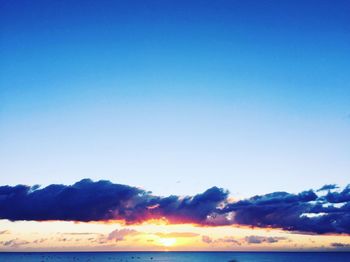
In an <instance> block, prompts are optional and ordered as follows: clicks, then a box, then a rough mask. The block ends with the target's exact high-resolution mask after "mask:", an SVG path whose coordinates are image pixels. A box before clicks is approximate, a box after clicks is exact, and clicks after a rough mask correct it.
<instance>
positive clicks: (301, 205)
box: [221, 187, 350, 234]
mask: <svg viewBox="0 0 350 262" xmlns="http://www.w3.org/2000/svg"><path fill="white" fill-rule="evenodd" d="M347 188H348V187H347ZM345 191H346V190H344V191H343V192H345ZM343 192H342V193H341V194H340V195H339V196H338V193H336V192H333V193H332V192H329V193H328V194H327V197H326V198H324V197H318V196H317V195H316V194H315V192H313V191H312V190H309V191H304V192H302V193H300V194H289V193H286V192H275V193H271V194H267V195H262V196H255V197H252V198H249V199H246V200H242V201H238V202H235V203H231V204H228V205H226V206H225V207H224V208H223V209H222V211H221V212H222V213H224V214H227V213H229V212H233V213H234V221H233V223H236V224H240V225H248V226H254V227H268V228H281V229H284V230H288V231H297V232H308V233H314V234H325V233H339V234H340V233H345V234H350V206H349V203H348V202H345V203H344V205H343V206H341V207H336V206H334V205H332V203H334V202H336V203H339V202H340V201H334V202H332V201H327V200H328V199H337V200H342V201H344V200H346V197H345V196H344V195H345V193H343Z"/></svg>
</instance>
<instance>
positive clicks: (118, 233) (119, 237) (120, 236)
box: [107, 228, 139, 242]
mask: <svg viewBox="0 0 350 262" xmlns="http://www.w3.org/2000/svg"><path fill="white" fill-rule="evenodd" d="M138 234H139V232H138V231H136V230H133V229H128V228H124V229H116V230H114V231H112V232H111V233H110V234H109V235H108V237H107V239H108V240H114V241H115V242H118V241H123V240H124V239H125V237H127V236H134V235H138Z"/></svg>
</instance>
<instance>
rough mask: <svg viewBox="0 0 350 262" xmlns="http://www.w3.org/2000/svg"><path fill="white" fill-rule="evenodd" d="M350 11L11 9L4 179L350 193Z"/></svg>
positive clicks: (349, 5) (5, 42) (3, 103)
mask: <svg viewBox="0 0 350 262" xmlns="http://www.w3.org/2000/svg"><path fill="white" fill-rule="evenodd" d="M349 13H350V2H349V1H345V0H344V1H342V0H338V1H331V0H327V1H325V0H319V1H316V0H308V1H301V0H293V1H289V0H288V1H273V0H266V1H258V0H248V1H238V0H236V1H234V0H233V1H228V0H218V1H160V0H159V1H155V0H151V1H137V0H132V1H108V0H103V1H90V0H85V1H65V0H64V1H41V0H37V1H5V0H0V32H1V35H0V40H1V41H0V56H1V58H0V145H1V146H0V185H11V186H14V185H17V184H25V185H34V184H40V185H42V186H46V185H50V184H65V185H70V184H74V183H75V182H77V181H79V180H81V179H84V178H90V179H92V180H94V181H98V180H101V179H102V180H110V181H112V182H113V183H119V184H125V185H130V186H135V187H140V188H143V189H145V190H149V191H152V192H153V193H154V194H155V195H160V196H169V195H172V194H174V195H195V194H197V193H201V192H203V191H205V190H206V189H208V188H211V187H213V186H218V187H221V188H224V189H227V190H229V191H230V193H231V196H232V197H233V198H236V199H242V198H247V197H251V196H254V195H257V194H266V193H270V192H276V191H286V192H291V193H299V192H301V191H303V190H308V189H315V190H316V189H318V188H320V187H322V186H323V185H325V184H338V185H340V186H342V187H344V186H346V185H347V184H348V183H349V177H350V176H349V175H350V139H349V138H350V115H349V114H350V72H349V71H350V70H349V69H350V16H349ZM7 223H9V222H3V225H8V224H7ZM48 223H49V222H48ZM57 223H58V222H57ZM14 227H15V226H14ZM1 229H2V228H1V227H0V231H1ZM211 230H214V229H211ZM0 237H1V235H0ZM344 238H347V237H344ZM160 241H161V240H160ZM164 241H165V242H164ZM172 241H173V240H167V239H165V240H163V243H168V244H169V243H171V242H172ZM169 245H170V244H169Z"/></svg>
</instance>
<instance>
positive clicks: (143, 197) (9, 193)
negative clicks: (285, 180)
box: [0, 179, 350, 239]
mask: <svg viewBox="0 0 350 262" xmlns="http://www.w3.org/2000/svg"><path fill="white" fill-rule="evenodd" d="M333 188H335V185H325V186H324V187H322V188H321V189H322V190H321V191H324V190H328V192H327V194H326V195H322V196H318V195H317V194H316V193H317V192H318V191H316V192H315V191H313V190H307V191H303V192H301V193H299V194H290V193H287V192H273V193H270V194H265V195H260V196H254V197H251V198H248V199H244V200H240V201H236V202H232V200H231V198H230V196H229V192H228V191H227V190H224V189H222V188H218V187H212V188H210V189H208V190H206V191H204V192H203V193H200V194H197V195H194V196H176V195H171V196H165V197H162V196H156V195H153V194H152V193H151V192H149V191H145V190H143V189H140V188H137V187H132V186H128V185H121V184H114V183H111V182H110V181H104V180H102V181H97V182H93V181H92V180H89V179H84V180H81V181H79V182H77V183H75V184H73V185H69V186H67V185H49V186H47V187H44V188H40V187H38V186H34V187H29V186H25V185H17V186H13V187H11V186H1V187H0V206H1V209H0V219H8V220H11V221H17V220H35V221H50V220H61V221H81V222H89V221H107V220H122V221H124V222H125V223H126V224H138V223H142V222H145V221H147V220H149V219H166V220H167V221H168V222H169V223H173V224H177V223H193V224H197V225H203V226H220V225H247V226H252V227H267V228H280V229H284V230H288V231H291V232H303V233H310V234H326V233H336V234H350V185H349V186H347V187H346V188H344V189H343V190H342V191H340V192H335V191H330V189H333ZM116 233H117V232H116ZM120 237H122V236H120ZM115 239H118V238H117V237H116V238H115Z"/></svg>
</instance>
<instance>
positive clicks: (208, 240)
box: [202, 235, 241, 245]
mask: <svg viewBox="0 0 350 262" xmlns="http://www.w3.org/2000/svg"><path fill="white" fill-rule="evenodd" d="M202 242H204V243H207V244H212V243H213V244H220V243H221V244H233V245H241V243H240V242H239V241H238V240H236V239H235V238H233V237H224V238H217V239H212V238H211V237H209V236H205V235H204V236H202Z"/></svg>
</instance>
